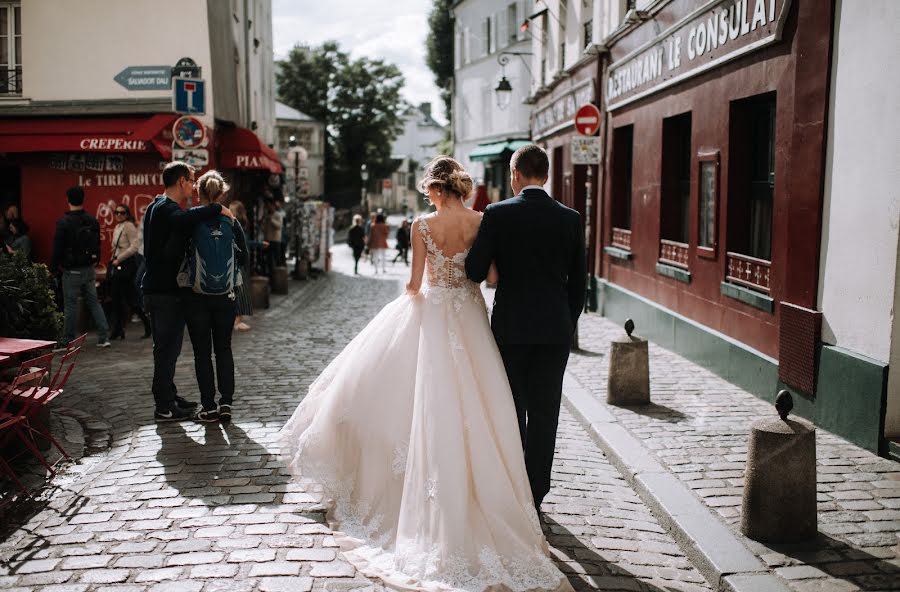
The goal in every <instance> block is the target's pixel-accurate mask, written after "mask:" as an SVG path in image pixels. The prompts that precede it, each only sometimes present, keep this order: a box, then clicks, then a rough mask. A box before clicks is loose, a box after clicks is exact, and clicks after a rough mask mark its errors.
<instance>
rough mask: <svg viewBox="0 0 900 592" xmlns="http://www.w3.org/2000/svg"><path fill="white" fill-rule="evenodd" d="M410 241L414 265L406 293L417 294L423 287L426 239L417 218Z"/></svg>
mask: <svg viewBox="0 0 900 592" xmlns="http://www.w3.org/2000/svg"><path fill="white" fill-rule="evenodd" d="M409 234H410V243H412V253H413V255H412V265H411V266H410V269H409V283H408V284H406V293H407V294H409V295H410V296H415V295H416V294H418V293H419V289H420V288H421V287H422V275H423V274H424V273H425V239H424V238H423V237H422V231H421V230H419V221H418V220H415V221H414V222H413V223H412V227H411V228H410V232H409Z"/></svg>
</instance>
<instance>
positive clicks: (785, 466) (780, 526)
mask: <svg viewBox="0 0 900 592" xmlns="http://www.w3.org/2000/svg"><path fill="white" fill-rule="evenodd" d="M775 407H776V409H778V413H779V415H780V417H772V418H767V419H760V420H759V421H757V422H756V423H754V424H753V427H752V428H751V431H750V443H749V448H748V451H747V470H746V471H745V474H744V481H745V483H744V500H743V510H742V514H741V532H742V533H743V534H744V535H746V536H747V537H749V538H751V539H753V540H756V541H760V542H765V543H795V542H800V541H806V540H809V539H812V538H814V537H815V536H816V428H815V427H814V426H813V425H812V424H811V423H809V422H808V421H804V420H802V419H796V420H795V419H788V418H787V414H788V412H789V411H790V410H791V408H793V400H792V399H791V395H790V393H789V392H788V391H786V390H783V391H781V392H780V393H778V397H776V399H775Z"/></svg>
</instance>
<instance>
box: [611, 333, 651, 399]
mask: <svg viewBox="0 0 900 592" xmlns="http://www.w3.org/2000/svg"><path fill="white" fill-rule="evenodd" d="M633 330H634V322H633V321H632V320H631V319H628V320H627V321H625V331H626V333H627V334H626V335H625V336H624V337H619V338H617V339H614V340H613V341H612V342H611V343H610V352H609V381H608V383H607V390H606V402H607V403H609V404H610V405H647V404H648V403H650V353H649V350H648V348H647V340H646V339H641V338H640V337H635V336H633V335H632V334H631V332H632V331H633Z"/></svg>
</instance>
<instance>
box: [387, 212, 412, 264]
mask: <svg viewBox="0 0 900 592" xmlns="http://www.w3.org/2000/svg"><path fill="white" fill-rule="evenodd" d="M409 228H410V224H409V221H408V220H405V219H404V220H403V222H401V223H400V226H399V228H397V234H396V235H394V238H396V239H397V254H396V255H395V256H394V260H393V261H391V263H396V262H397V259H403V263H405V264H406V265H407V266H409Z"/></svg>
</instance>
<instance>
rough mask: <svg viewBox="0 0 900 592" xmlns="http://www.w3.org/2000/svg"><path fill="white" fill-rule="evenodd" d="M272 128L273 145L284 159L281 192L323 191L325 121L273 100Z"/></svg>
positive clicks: (305, 194)
mask: <svg viewBox="0 0 900 592" xmlns="http://www.w3.org/2000/svg"><path fill="white" fill-rule="evenodd" d="M275 128H276V132H277V133H276V138H277V140H276V143H275V148H276V150H277V151H278V154H279V155H280V156H281V160H282V162H284V163H285V173H286V177H287V186H286V188H285V193H286V194H287V195H289V196H294V195H296V196H297V197H314V196H320V195H322V194H323V193H325V140H326V138H325V124H324V123H322V122H319V121H316V120H315V119H313V118H312V117H310V116H309V115H307V114H306V113H301V112H300V111H297V110H296V109H294V108H292V107H288V106H287V105H285V104H284V103H279V102H276V103H275ZM291 138H293V146H292V145H291ZM291 153H294V154H297V156H290V155H291Z"/></svg>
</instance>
